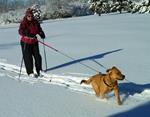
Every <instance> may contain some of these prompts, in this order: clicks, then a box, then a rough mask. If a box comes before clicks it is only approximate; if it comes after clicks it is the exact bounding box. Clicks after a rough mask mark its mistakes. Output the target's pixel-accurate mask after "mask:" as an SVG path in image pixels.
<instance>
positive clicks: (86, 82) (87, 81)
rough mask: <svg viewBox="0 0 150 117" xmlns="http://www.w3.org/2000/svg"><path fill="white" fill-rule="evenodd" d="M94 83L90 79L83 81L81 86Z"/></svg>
mask: <svg viewBox="0 0 150 117" xmlns="http://www.w3.org/2000/svg"><path fill="white" fill-rule="evenodd" d="M91 82H92V79H88V80H82V81H81V82H80V84H82V83H84V84H87V85H88V84H90V83H91Z"/></svg>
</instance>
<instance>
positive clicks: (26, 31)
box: [18, 17, 45, 44]
mask: <svg viewBox="0 0 150 117" xmlns="http://www.w3.org/2000/svg"><path fill="white" fill-rule="evenodd" d="M18 31H19V34H20V35H21V41H23V42H25V43H28V44H33V43H35V42H37V41H38V40H37V37H36V35H37V34H38V35H40V36H41V38H45V34H44V32H43V30H42V28H41V26H40V24H39V22H38V21H37V20H35V19H33V20H32V21H28V20H27V18H26V17H24V18H23V21H22V22H21V23H20V26H19V30H18Z"/></svg>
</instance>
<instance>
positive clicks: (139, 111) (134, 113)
mask: <svg viewBox="0 0 150 117" xmlns="http://www.w3.org/2000/svg"><path fill="white" fill-rule="evenodd" d="M149 110H150V102H147V103H145V104H143V105H140V106H138V107H135V108H133V109H131V110H128V111H125V112H121V113H118V114H115V115H111V116H109V117H150V112H149Z"/></svg>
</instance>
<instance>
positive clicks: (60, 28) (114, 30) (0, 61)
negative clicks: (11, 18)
mask: <svg viewBox="0 0 150 117" xmlns="http://www.w3.org/2000/svg"><path fill="white" fill-rule="evenodd" d="M149 19H150V15H149V14H143V15H139V14H119V15H117V14H108V15H102V16H101V17H98V16H86V17H77V18H69V19H59V20H48V21H45V22H44V23H43V24H42V27H43V30H44V31H45V33H46V35H47V38H46V39H45V42H46V43H47V44H49V45H50V46H52V47H54V48H56V49H58V50H59V51H61V52H63V53H65V54H67V55H69V56H71V57H72V58H74V59H80V58H84V57H89V56H93V55H97V54H102V53H106V52H108V53H109V52H111V51H114V50H117V49H121V50H120V51H117V52H112V53H109V54H106V55H105V56H102V57H101V58H99V59H96V60H97V61H98V62H99V63H101V64H102V65H104V66H105V67H106V68H110V67H112V66H113V65H115V66H117V67H118V68H120V69H121V71H122V72H123V73H124V74H125V75H126V80H124V81H121V82H119V89H120V96H121V99H122V101H123V105H121V106H118V105H117V104H116V101H115V97H114V95H113V92H112V93H110V94H109V99H108V100H101V99H99V98H96V97H95V95H94V92H93V90H92V89H91V86H87V85H80V81H81V80H82V79H88V77H89V76H91V75H94V74H96V72H95V71H93V70H91V69H89V68H87V67H85V66H83V65H81V64H79V63H77V64H72V65H70V66H66V67H63V68H60V69H56V70H54V71H49V72H47V73H42V74H43V77H42V78H39V79H34V78H29V77H28V76H27V75H26V72H25V69H24V67H23V69H22V75H21V78H20V79H19V78H18V76H19V75H18V74H19V70H20V63H21V59H22V54H21V49H20V44H19V38H20V37H19V35H18V32H17V30H18V25H19V24H10V25H3V26H0V95H1V98H0V117H10V116H11V117H58V116H61V117H106V116H107V117H108V116H110V117H118V116H119V117H120V116H122V117H123V116H124V117H126V116H132V117H133V116H139V117H140V116H144V117H149V116H150V114H149V111H148V110H150V84H149V78H150V74H149V73H150V61H149V60H150V55H149V50H150V46H149V43H150V39H149V30H150V24H149ZM40 50H41V55H42V56H43V45H41V44H40ZM46 52H47V60H48V61H47V62H48V67H53V66H56V65H59V64H62V63H65V62H69V61H72V60H70V59H69V58H67V57H65V56H63V55H61V54H59V53H57V52H55V51H53V50H51V49H49V48H47V47H46ZM82 63H84V64H86V65H89V66H91V67H92V68H94V69H96V70H98V71H100V72H103V73H105V71H106V69H104V68H102V67H100V66H99V65H97V64H96V63H94V62H93V61H91V60H87V61H83V62H82ZM43 68H44V69H45V64H44V56H43Z"/></svg>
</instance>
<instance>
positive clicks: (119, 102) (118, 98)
mask: <svg viewBox="0 0 150 117" xmlns="http://www.w3.org/2000/svg"><path fill="white" fill-rule="evenodd" d="M114 93H115V97H116V101H117V103H118V105H121V104H122V103H121V100H120V95H119V89H118V86H116V87H115V88H114Z"/></svg>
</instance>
